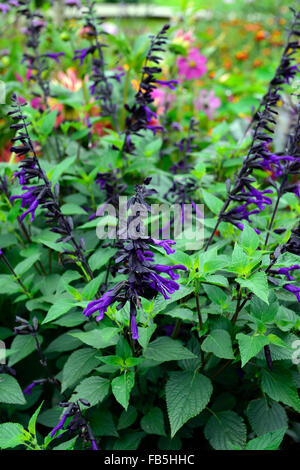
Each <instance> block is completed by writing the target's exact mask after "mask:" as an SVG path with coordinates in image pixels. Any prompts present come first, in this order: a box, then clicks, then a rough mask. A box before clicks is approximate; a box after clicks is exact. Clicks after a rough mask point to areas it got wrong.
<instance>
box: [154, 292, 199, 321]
mask: <svg viewBox="0 0 300 470" xmlns="http://www.w3.org/2000/svg"><path fill="white" fill-rule="evenodd" d="M192 292H194V287H186V286H182V285H181V286H180V289H179V290H178V291H176V292H174V294H172V296H171V298H170V299H169V300H166V299H164V297H163V296H160V297H158V298H157V299H155V301H154V305H153V312H152V316H155V315H157V314H158V313H159V312H161V311H162V310H164V309H165V308H166V307H167V306H168V305H169V304H171V303H173V302H176V301H177V300H180V299H182V298H183V297H186V296H187V295H189V294H191V293H192Z"/></svg>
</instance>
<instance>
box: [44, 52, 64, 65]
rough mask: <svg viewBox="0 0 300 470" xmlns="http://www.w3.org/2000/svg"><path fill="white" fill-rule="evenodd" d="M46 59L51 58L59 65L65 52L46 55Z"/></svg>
mask: <svg viewBox="0 0 300 470" xmlns="http://www.w3.org/2000/svg"><path fill="white" fill-rule="evenodd" d="M44 55H45V57H49V59H53V60H55V62H57V63H59V60H58V57H60V56H64V55H65V53H64V52H51V53H49V54H44Z"/></svg>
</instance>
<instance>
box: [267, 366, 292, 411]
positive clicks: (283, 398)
mask: <svg viewBox="0 0 300 470" xmlns="http://www.w3.org/2000/svg"><path fill="white" fill-rule="evenodd" d="M261 388H262V391H263V392H264V393H266V394H267V395H268V396H269V397H271V398H272V399H273V400H275V401H280V402H282V403H284V404H285V405H288V406H290V407H291V408H293V409H294V410H296V411H298V412H300V398H299V395H298V390H297V387H296V384H295V383H294V380H293V376H292V374H291V372H290V371H289V370H287V369H283V368H280V367H279V366H275V367H274V368H273V371H272V372H271V371H269V370H264V369H263V370H262V380H261Z"/></svg>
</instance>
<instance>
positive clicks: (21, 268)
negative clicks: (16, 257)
mask: <svg viewBox="0 0 300 470" xmlns="http://www.w3.org/2000/svg"><path fill="white" fill-rule="evenodd" d="M40 256H41V254H40V253H35V254H34V255H32V256H30V257H29V258H26V259H24V261H21V263H19V264H17V266H16V267H15V273H16V274H17V276H22V274H25V273H26V272H27V271H28V269H30V268H31V266H32V265H33V264H34V263H35V262H36V261H37V260H38V259H39V258H40Z"/></svg>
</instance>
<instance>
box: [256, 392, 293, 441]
mask: <svg viewBox="0 0 300 470" xmlns="http://www.w3.org/2000/svg"><path fill="white" fill-rule="evenodd" d="M247 415H248V419H249V422H250V424H251V427H252V429H253V431H254V432H255V433H256V434H257V435H258V436H260V435H262V434H266V433H268V432H272V431H277V430H278V429H281V428H284V427H286V426H287V424H288V419H287V414H286V411H285V409H284V408H283V407H282V406H281V405H280V404H279V403H276V402H273V403H271V404H270V405H269V404H268V400H266V399H265V398H259V399H257V400H253V401H251V402H250V403H249V406H248V408H247Z"/></svg>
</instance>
